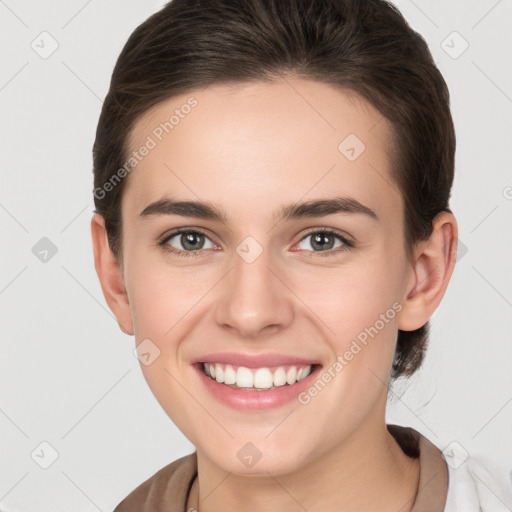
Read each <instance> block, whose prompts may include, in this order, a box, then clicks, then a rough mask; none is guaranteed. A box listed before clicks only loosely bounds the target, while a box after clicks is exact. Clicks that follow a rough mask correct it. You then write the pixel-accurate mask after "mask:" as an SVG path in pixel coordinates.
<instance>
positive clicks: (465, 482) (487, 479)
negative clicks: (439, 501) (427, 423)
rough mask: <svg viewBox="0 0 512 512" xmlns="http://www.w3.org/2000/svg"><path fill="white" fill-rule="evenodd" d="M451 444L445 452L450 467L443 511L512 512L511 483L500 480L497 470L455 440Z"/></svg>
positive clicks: (444, 455) (444, 456)
mask: <svg viewBox="0 0 512 512" xmlns="http://www.w3.org/2000/svg"><path fill="white" fill-rule="evenodd" d="M452 445H455V447H453V446H452ZM452 445H449V447H448V449H445V450H444V451H443V458H444V459H445V461H446V463H447V466H448V496H447V498H446V507H445V509H444V512H510V510H512V485H511V484H510V483H505V482H502V481H500V479H499V478H498V474H497V471H496V470H490V468H489V467H487V466H486V465H485V464H484V462H483V461H482V460H481V459H478V458H474V457H469V456H468V454H467V452H465V451H464V450H463V449H462V447H460V445H457V444H456V443H452Z"/></svg>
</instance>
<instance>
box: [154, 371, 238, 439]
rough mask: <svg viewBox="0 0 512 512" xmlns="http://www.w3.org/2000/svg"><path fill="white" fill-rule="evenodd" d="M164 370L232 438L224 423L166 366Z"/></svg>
mask: <svg viewBox="0 0 512 512" xmlns="http://www.w3.org/2000/svg"><path fill="white" fill-rule="evenodd" d="M164 370H165V372H166V373H167V374H168V375H169V377H171V378H172V379H173V380H174V382H176V384H178V385H179V386H180V387H181V389H183V391H186V392H187V393H188V395H189V396H190V398H192V400H194V402H196V403H197V405H199V407H201V408H202V409H203V410H204V412H206V414H208V416H210V418H211V419H212V420H213V421H215V423H217V425H219V427H220V428H222V430H224V432H226V434H228V435H229V437H231V438H232V439H234V436H233V435H232V434H231V432H229V430H228V429H227V428H226V427H224V425H222V423H220V422H219V421H218V420H217V419H216V418H215V417H214V416H213V414H211V412H210V411H209V410H208V409H206V407H205V406H204V405H203V404H202V403H201V402H200V401H199V400H198V399H197V398H196V397H195V396H194V395H193V394H192V393H191V392H190V391H189V390H188V389H187V388H186V387H185V386H183V384H182V383H181V382H180V381H179V380H178V379H177V378H176V377H175V376H174V375H173V374H172V373H171V372H170V371H169V370H168V369H167V368H164Z"/></svg>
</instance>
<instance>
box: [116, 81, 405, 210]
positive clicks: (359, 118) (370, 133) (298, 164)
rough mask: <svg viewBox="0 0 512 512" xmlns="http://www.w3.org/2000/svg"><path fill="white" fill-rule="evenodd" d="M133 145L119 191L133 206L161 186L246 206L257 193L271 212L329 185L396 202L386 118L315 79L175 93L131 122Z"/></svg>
mask: <svg viewBox="0 0 512 512" xmlns="http://www.w3.org/2000/svg"><path fill="white" fill-rule="evenodd" d="M144 147H147V148H149V149H146V150H144V151H141V150H142V149H143V148H144ZM132 152H138V153H139V157H138V158H137V160H136V161H134V164H135V165H134V167H133V170H132V171H131V172H130V175H129V183H128V187H127V189H126V190H125V193H124V197H123V210H125V209H126V210H130V211H132V213H134V212H135V210H136V211H138V212H140V211H141V210H142V209H143V208H144V207H145V206H146V205H147V204H148V203H149V202H151V201H155V200H158V199H161V198H163V197H165V196H166V195H167V196H179V197H186V198H189V199H197V198H203V199H208V200H209V201H212V202H215V203H220V204H223V203H226V201H228V202H229V204H230V206H232V207H233V208H238V209H239V210H240V211H253V212H254V211H256V210H258V211H261V209H262V201H263V202H264V206H265V207H266V208H267V209H268V210H269V214H270V213H271V210H273V209H274V206H276V207H277V206H278V205H280V204H282V203H287V202H292V201H297V200H299V199H303V200H305V199H316V198H319V197H323V196H325V195H330V196H332V195H333V193H335V194H337V195H350V196H352V197H355V198H356V199H358V200H359V201H361V202H363V203H365V202H366V203H371V204H372V207H373V208H374V209H379V210H381V209H387V210H390V211H395V210H396V211H398V212H399V211H400V208H401V207H400V201H401V198H400V197H399V194H398V192H397V189H396V187H395V185H394V183H393V180H392V178H391V175H390V158H389V156H390V153H391V128H390V126H389V123H388V122H387V120H386V119H384V118H383V116H382V115H381V114H380V113H379V112H378V111H377V110H376V109H375V108H374V107H373V106H372V105H371V104H369V103H368V102H366V101H365V100H364V99H362V98H361V97H360V96H358V95H356V94H354V93H349V92H347V91H342V90H340V89H338V88H336V87H334V86H332V85H329V84H325V83H322V82H316V81H310V80H303V79H298V78H293V79H292V78H287V79H280V80H277V81H275V82H268V83H267V82H255V83H243V84H235V85H215V86H210V87H207V88H204V89H201V90H196V91H192V92H190V93H187V94H182V95H179V96H175V97H173V98H170V99H168V100H165V101H163V102H161V103H160V104H158V105H157V106H155V107H153V108H152V109H150V110H149V111H147V112H146V113H145V114H144V115H143V116H142V117H141V118H140V119H139V120H138V121H137V123H136V124H135V127H134V129H133V130H132V133H131V136H130V139H129V153H130V154H131V153H132ZM142 152H143V153H144V156H142V157H141V155H140V154H141V153H142Z"/></svg>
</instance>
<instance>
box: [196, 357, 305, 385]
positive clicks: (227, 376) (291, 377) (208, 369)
mask: <svg viewBox="0 0 512 512" xmlns="http://www.w3.org/2000/svg"><path fill="white" fill-rule="evenodd" d="M311 369H312V365H302V366H299V365H286V366H278V367H268V368H267V367H262V368H246V367H245V366H234V365H230V364H222V363H203V371H204V374H205V375H206V376H208V377H210V378H211V379H213V380H215V381H216V382H217V383H219V384H224V385H225V386H229V387H231V388H233V389H240V390H242V389H243V390H252V391H264V390H272V389H276V388H278V387H281V386H292V385H293V384H295V383H296V382H299V381H301V380H302V379H305V378H306V377H307V376H308V375H309V374H310V373H311Z"/></svg>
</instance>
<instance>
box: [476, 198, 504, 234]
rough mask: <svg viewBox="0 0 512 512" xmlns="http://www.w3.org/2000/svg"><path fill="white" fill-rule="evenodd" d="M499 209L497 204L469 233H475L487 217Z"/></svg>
mask: <svg viewBox="0 0 512 512" xmlns="http://www.w3.org/2000/svg"><path fill="white" fill-rule="evenodd" d="M498 207H499V204H497V205H496V206H495V207H494V208H493V209H492V210H491V211H490V212H489V213H488V214H487V215H486V216H485V217H484V218H483V219H482V220H481V221H480V222H479V223H478V224H477V225H476V226H475V227H474V228H473V229H472V230H471V231H470V233H473V231H475V230H476V229H477V228H478V227H479V226H480V224H482V223H483V222H484V220H486V219H487V217H489V216H490V215H491V214H492V213H494V212H495V211H496V209H497V208H498Z"/></svg>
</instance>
